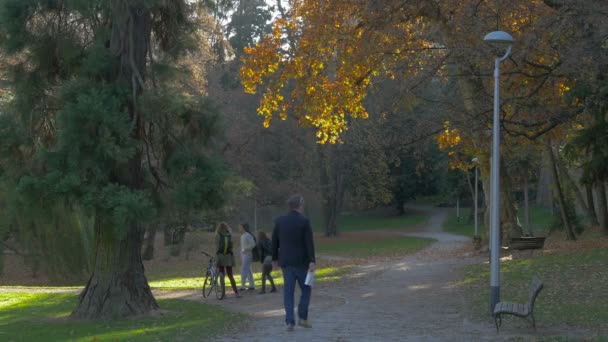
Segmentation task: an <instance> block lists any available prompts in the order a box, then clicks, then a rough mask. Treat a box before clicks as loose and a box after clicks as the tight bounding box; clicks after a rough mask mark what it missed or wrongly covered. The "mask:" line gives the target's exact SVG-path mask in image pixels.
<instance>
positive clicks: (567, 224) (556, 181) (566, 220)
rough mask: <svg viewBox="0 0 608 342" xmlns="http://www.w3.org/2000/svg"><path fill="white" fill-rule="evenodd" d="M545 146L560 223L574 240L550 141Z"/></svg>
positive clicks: (569, 238)
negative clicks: (549, 160)
mask: <svg viewBox="0 0 608 342" xmlns="http://www.w3.org/2000/svg"><path fill="white" fill-rule="evenodd" d="M546 146H547V152H548V153H549V157H550V158H551V164H552V165H551V170H552V171H553V181H554V184H555V190H556V192H557V201H558V203H559V211H560V215H561V218H562V223H563V224H564V228H565V229H566V234H567V237H568V240H576V235H575V234H574V230H573V229H572V224H571V222H570V218H569V217H568V214H567V213H566V205H567V203H566V198H565V197H564V192H563V191H562V184H561V182H560V180H559V175H558V173H557V162H556V160H555V159H556V158H555V155H554V154H553V147H551V142H550V141H549V142H547V144H546Z"/></svg>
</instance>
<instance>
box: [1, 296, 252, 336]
mask: <svg viewBox="0 0 608 342" xmlns="http://www.w3.org/2000/svg"><path fill="white" fill-rule="evenodd" d="M76 303H77V296H76V295H74V294H58V293H54V294H51V293H37V292H0V340H2V341H15V342H20V341H36V342H37V341H152V340H153V341H201V340H213V339H214V337H215V336H217V335H218V334H221V333H223V332H226V331H227V330H228V329H231V328H233V325H234V324H235V323H236V322H238V321H241V320H242V319H243V318H244V316H243V315H241V314H235V313H230V312H228V311H226V310H224V309H222V308H219V307H217V306H211V305H206V304H200V303H196V302H192V301H187V300H177V299H161V300H158V303H159V305H160V306H161V308H162V309H163V310H166V311H164V314H163V315H157V316H154V317H141V318H134V319H126V320H116V321H114V320H104V321H75V320H71V319H68V316H69V315H70V313H71V310H72V309H73V308H74V307H75V306H76Z"/></svg>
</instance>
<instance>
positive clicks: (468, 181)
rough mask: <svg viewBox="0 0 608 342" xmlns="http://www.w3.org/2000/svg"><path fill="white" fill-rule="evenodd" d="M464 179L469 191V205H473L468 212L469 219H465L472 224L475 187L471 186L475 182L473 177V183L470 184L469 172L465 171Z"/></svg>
mask: <svg viewBox="0 0 608 342" xmlns="http://www.w3.org/2000/svg"><path fill="white" fill-rule="evenodd" d="M465 178H466V180H467V184H468V186H469V191H470V192H471V203H473V205H472V206H471V210H469V217H468V218H467V220H468V221H467V222H473V219H474V218H475V210H474V209H475V187H474V186H473V183H474V182H475V176H473V182H471V173H470V172H469V171H466V172H465Z"/></svg>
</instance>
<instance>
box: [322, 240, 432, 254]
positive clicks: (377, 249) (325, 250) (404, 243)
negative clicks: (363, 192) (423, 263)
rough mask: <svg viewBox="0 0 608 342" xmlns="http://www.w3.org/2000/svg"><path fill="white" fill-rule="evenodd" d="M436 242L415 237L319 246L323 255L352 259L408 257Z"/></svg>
mask: <svg viewBox="0 0 608 342" xmlns="http://www.w3.org/2000/svg"><path fill="white" fill-rule="evenodd" d="M433 242H435V240H434V239H428V238H415V237H387V238H381V239H378V238H373V239H367V240H362V241H350V240H335V241H331V240H324V241H323V242H322V243H318V244H317V250H318V252H319V253H321V254H326V255H332V256H333V255H335V256H343V257H351V258H367V257H372V256H391V255H407V254H413V253H416V252H418V251H419V250H421V249H423V248H425V247H427V246H429V245H430V244H432V243H433Z"/></svg>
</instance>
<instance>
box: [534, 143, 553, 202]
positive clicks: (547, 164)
mask: <svg viewBox="0 0 608 342" xmlns="http://www.w3.org/2000/svg"><path fill="white" fill-rule="evenodd" d="M552 178H553V172H552V171H551V160H550V157H549V154H548V153H547V151H545V152H544V153H543V154H542V163H541V166H540V170H539V176H538V183H537V184H536V204H538V205H540V206H542V207H545V208H553V195H552V193H551V183H553V179H552Z"/></svg>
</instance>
